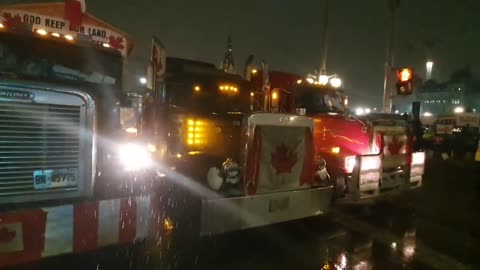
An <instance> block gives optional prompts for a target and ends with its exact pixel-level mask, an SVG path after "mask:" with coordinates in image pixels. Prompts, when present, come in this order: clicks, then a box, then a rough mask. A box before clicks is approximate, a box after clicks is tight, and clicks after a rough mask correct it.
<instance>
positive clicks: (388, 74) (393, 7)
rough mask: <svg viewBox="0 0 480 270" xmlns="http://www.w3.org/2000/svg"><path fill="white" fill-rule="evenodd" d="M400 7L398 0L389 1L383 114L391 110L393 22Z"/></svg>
mask: <svg viewBox="0 0 480 270" xmlns="http://www.w3.org/2000/svg"><path fill="white" fill-rule="evenodd" d="M399 6H400V0H390V1H389V2H388V11H389V13H390V29H389V31H388V33H387V49H386V55H385V75H384V78H383V112H384V113H389V112H391V110H392V95H393V93H392V87H391V86H392V83H391V79H392V69H393V56H394V52H393V48H394V45H395V22H396V11H397V9H398V7H399Z"/></svg>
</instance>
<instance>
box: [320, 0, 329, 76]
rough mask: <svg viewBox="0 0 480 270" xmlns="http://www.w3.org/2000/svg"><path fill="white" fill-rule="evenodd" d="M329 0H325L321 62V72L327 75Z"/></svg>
mask: <svg viewBox="0 0 480 270" xmlns="http://www.w3.org/2000/svg"><path fill="white" fill-rule="evenodd" d="M328 1H329V0H325V6H324V10H323V32H322V61H321V63H320V74H319V75H327V54H328Z"/></svg>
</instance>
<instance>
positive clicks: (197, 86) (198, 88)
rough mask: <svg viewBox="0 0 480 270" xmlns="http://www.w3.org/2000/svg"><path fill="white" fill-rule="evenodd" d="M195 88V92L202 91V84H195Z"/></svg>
mask: <svg viewBox="0 0 480 270" xmlns="http://www.w3.org/2000/svg"><path fill="white" fill-rule="evenodd" d="M193 90H195V92H200V90H201V89H200V86H199V85H195V86H194V87H193Z"/></svg>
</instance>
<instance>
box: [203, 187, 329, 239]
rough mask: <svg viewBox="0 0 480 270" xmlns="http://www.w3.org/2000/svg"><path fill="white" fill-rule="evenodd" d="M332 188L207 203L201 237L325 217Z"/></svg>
mask: <svg viewBox="0 0 480 270" xmlns="http://www.w3.org/2000/svg"><path fill="white" fill-rule="evenodd" d="M332 192H333V188H332V187H322V188H313V189H306V190H296V191H287V192H277V193H270V194H262V195H254V196H246V197H236V198H221V199H205V200H203V201H202V210H201V211H202V212H201V229H200V235H202V236H204V235H215V234H221V233H225V232H230V231H237V230H243V229H248V228H253V227H259V226H265V225H270V224H275V223H280V222H285V221H290V220H295V219H301V218H306V217H312V216H317V215H321V214H325V213H326V212H327V211H328V210H329V209H330V203H331V198H332Z"/></svg>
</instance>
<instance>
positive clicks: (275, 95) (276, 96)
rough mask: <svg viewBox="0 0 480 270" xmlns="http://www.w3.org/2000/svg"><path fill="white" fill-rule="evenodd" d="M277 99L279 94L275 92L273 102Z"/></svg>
mask: <svg viewBox="0 0 480 270" xmlns="http://www.w3.org/2000/svg"><path fill="white" fill-rule="evenodd" d="M277 98H278V94H277V92H273V93H272V99H273V100H276V99H277Z"/></svg>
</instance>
